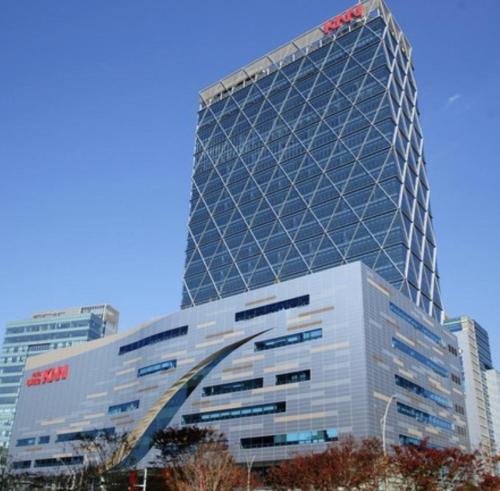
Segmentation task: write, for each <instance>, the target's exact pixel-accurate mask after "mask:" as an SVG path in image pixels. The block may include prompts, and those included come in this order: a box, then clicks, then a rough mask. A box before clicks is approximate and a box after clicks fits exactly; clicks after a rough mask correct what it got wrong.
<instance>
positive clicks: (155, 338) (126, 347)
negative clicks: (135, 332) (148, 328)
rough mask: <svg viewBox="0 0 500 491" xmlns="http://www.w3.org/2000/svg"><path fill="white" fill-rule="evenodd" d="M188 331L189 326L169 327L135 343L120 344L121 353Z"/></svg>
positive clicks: (182, 334) (184, 333)
mask: <svg viewBox="0 0 500 491" xmlns="http://www.w3.org/2000/svg"><path fill="white" fill-rule="evenodd" d="M187 333H188V326H181V327H176V328H174V329H169V330H167V331H162V332H159V333H157V334H153V335H152V336H147V337H145V338H142V339H139V340H138V341H135V342H133V343H129V344H125V345H123V346H120V349H119V351H118V354H119V355H123V354H125V353H130V352H131V351H135V350H138V349H140V348H144V346H149V345H151V344H156V343H160V342H161V341H166V340H167V339H171V338H176V337H178V336H185V335H186V334H187Z"/></svg>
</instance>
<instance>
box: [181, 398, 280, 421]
mask: <svg viewBox="0 0 500 491" xmlns="http://www.w3.org/2000/svg"><path fill="white" fill-rule="evenodd" d="M285 411H286V402H274V403H270V404H260V405H258V406H247V407H242V408H237V409H227V410H224V411H208V412H206V413H196V414H185V415H184V416H182V422H183V423H184V424H196V423H207V422H210V421H218V420H222V419H233V418H245V417H249V416H262V415H264V414H274V413H284V412H285Z"/></svg>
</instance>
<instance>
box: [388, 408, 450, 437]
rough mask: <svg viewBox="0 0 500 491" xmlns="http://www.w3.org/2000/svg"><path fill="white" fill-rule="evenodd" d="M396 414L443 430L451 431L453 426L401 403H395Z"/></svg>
mask: <svg viewBox="0 0 500 491" xmlns="http://www.w3.org/2000/svg"><path fill="white" fill-rule="evenodd" d="M397 409H398V413H400V414H404V415H405V416H408V417H410V418H413V419H416V420H417V421H419V422H420V423H427V424H430V425H432V426H436V427H437V428H442V429H444V430H450V431H451V430H453V424H452V423H450V422H449V421H446V420H445V419H442V418H438V417H437V416H434V415H432V414H429V413H426V412H425V411H421V410H420V409H415V408H414V407H411V406H407V405H406V404H403V403H401V402H398V403H397Z"/></svg>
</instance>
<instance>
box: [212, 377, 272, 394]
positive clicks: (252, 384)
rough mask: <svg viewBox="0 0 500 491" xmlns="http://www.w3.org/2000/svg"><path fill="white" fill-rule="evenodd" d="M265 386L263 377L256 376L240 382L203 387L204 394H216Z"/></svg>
mask: <svg viewBox="0 0 500 491" xmlns="http://www.w3.org/2000/svg"><path fill="white" fill-rule="evenodd" d="M263 386H264V379H263V378H254V379H251V380H240V381H238V382H229V383H227V384H219V385H210V386H208V387H203V396H205V397H207V396H216V395H219V394H229V393H230V392H241V391H243V390H251V389H260V388H261V387H263Z"/></svg>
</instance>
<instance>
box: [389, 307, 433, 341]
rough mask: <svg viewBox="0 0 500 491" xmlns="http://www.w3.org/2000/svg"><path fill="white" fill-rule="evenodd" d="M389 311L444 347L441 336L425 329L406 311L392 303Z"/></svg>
mask: <svg viewBox="0 0 500 491" xmlns="http://www.w3.org/2000/svg"><path fill="white" fill-rule="evenodd" d="M389 309H390V310H391V312H392V313H394V314H396V315H397V316H398V317H400V318H401V319H403V320H405V321H406V322H408V324H410V325H411V326H412V327H414V328H415V329H416V330H417V331H420V332H421V333H422V334H423V335H424V336H426V337H427V338H429V339H431V340H432V341H434V342H435V343H436V344H439V345H440V346H442V345H443V339H442V338H441V336H438V335H437V334H435V333H434V332H432V331H431V330H430V329H429V328H427V327H425V326H424V325H423V324H422V323H421V322H419V321H417V319H415V318H413V317H412V316H411V315H410V314H407V313H406V312H405V311H404V310H402V309H400V308H399V307H398V306H397V305H394V304H393V303H392V302H391V303H390V304H389Z"/></svg>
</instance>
